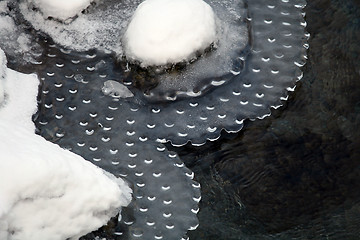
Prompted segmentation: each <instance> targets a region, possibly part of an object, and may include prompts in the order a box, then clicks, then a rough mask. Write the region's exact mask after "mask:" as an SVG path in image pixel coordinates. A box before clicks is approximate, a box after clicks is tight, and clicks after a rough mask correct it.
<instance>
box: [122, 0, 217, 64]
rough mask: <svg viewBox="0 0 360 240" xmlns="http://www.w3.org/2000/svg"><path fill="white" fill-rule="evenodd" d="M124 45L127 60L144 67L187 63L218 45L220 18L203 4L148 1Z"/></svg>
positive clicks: (186, 0)
mask: <svg viewBox="0 0 360 240" xmlns="http://www.w3.org/2000/svg"><path fill="white" fill-rule="evenodd" d="M123 41H124V47H125V49H124V50H125V54H126V56H127V58H128V59H131V60H138V61H140V62H141V63H142V65H143V66H148V65H165V64H168V63H177V62H182V61H187V60H190V59H191V58H193V57H195V55H196V53H197V52H202V51H204V50H205V49H206V48H208V47H209V46H210V45H211V44H212V43H214V42H215V41H216V17H215V14H214V11H213V9H212V8H211V7H210V5H208V4H207V3H205V2H204V1H203V0H146V1H144V2H143V3H141V4H140V5H139V6H138V8H137V9H136V11H135V13H134V15H133V17H132V20H131V22H130V24H129V26H128V28H127V30H126V32H125V36H124V40H123Z"/></svg>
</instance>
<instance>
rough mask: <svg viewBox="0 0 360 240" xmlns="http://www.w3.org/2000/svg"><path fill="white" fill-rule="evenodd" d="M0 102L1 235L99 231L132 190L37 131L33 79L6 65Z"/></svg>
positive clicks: (33, 239)
mask: <svg viewBox="0 0 360 240" xmlns="http://www.w3.org/2000/svg"><path fill="white" fill-rule="evenodd" d="M5 71H6V81H5V85H4V90H5V92H6V96H7V97H6V99H5V101H4V103H3V104H2V105H1V106H0V156H1V157H0V239H1V240H24V239H26V240H39V239H46V240H65V239H77V238H79V237H80V236H82V235H84V234H86V233H88V232H91V231H93V230H96V229H98V228H99V227H101V226H102V225H104V224H106V223H107V221H108V220H109V219H110V218H111V217H113V216H115V215H116V214H117V213H118V212H119V210H120V208H121V207H122V206H126V205H127V204H128V203H129V202H130V201H131V189H130V188H129V187H128V185H127V184H126V183H125V182H124V181H123V180H122V179H117V178H115V176H113V175H111V174H109V173H106V172H104V171H103V170H102V169H100V168H98V167H96V166H95V165H93V164H91V163H90V162H88V161H85V160H84V159H83V158H82V157H80V156H78V155H76V154H74V153H71V152H69V151H67V150H64V149H62V148H60V147H59V146H58V145H55V144H52V143H51V142H48V141H46V140H45V139H43V138H42V137H40V136H38V135H36V134H35V133H34V132H35V126H34V124H33V122H32V121H31V116H32V114H33V113H34V112H35V111H36V105H37V103H36V96H37V91H38V84H39V81H38V78H37V76H36V75H25V74H20V73H17V72H15V71H12V70H10V69H5Z"/></svg>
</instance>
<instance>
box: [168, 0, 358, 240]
mask: <svg viewBox="0 0 360 240" xmlns="http://www.w3.org/2000/svg"><path fill="white" fill-rule="evenodd" d="M305 12H306V14H307V16H306V20H307V23H308V26H307V31H308V32H309V33H310V34H311V38H310V40H309V43H310V49H309V52H308V58H309V59H308V62H307V65H306V66H305V67H304V68H303V71H304V78H303V80H302V81H300V82H299V83H298V84H297V88H296V91H295V92H294V93H293V94H291V96H290V98H289V100H288V101H287V102H286V103H284V104H285V105H284V106H283V107H282V108H280V109H277V110H274V111H273V114H272V116H271V117H268V118H266V119H265V120H257V121H254V122H251V121H247V122H246V123H245V127H244V129H243V130H242V131H241V132H240V133H239V134H237V135H229V136H225V137H223V138H222V140H220V141H217V142H215V143H209V144H206V145H205V146H204V147H201V148H194V147H184V148H181V149H177V152H178V153H179V154H180V157H181V159H182V160H184V161H185V162H186V163H187V166H189V167H190V168H191V169H192V170H193V171H194V172H195V176H196V180H197V181H199V182H200V183H201V185H202V196H203V198H202V201H201V204H200V209H201V210H200V212H199V219H200V226H199V228H198V229H197V230H196V231H192V232H189V234H188V235H189V237H190V239H360V66H359V65H360V2H359V1H355V0H347V1H340V0H310V1H308V6H307V7H306V9H305ZM175 150H176V149H175Z"/></svg>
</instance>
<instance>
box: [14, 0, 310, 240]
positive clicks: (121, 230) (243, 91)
mask: <svg viewBox="0 0 360 240" xmlns="http://www.w3.org/2000/svg"><path fill="white" fill-rule="evenodd" d="M305 3H306V2H305V0H251V1H248V2H247V4H246V6H247V14H248V17H247V21H248V26H249V28H248V29H249V43H248V45H249V46H248V50H249V51H248V53H247V54H246V55H244V56H243V58H242V59H241V64H243V66H242V68H241V71H239V72H233V73H232V74H231V75H229V76H226V79H218V78H217V79H214V80H213V81H211V84H212V87H211V89H210V90H209V91H207V92H206V93H204V94H203V95H201V96H198V97H189V98H184V99H178V100H176V101H160V102H156V101H149V100H148V98H147V97H146V96H144V94H143V92H142V91H141V90H139V89H138V88H136V87H135V86H134V85H133V83H132V82H131V81H130V82H126V81H125V82H123V83H124V85H123V87H121V89H123V90H124V87H127V88H128V89H127V90H129V91H130V92H131V94H129V91H126V90H125V92H126V93H127V94H128V95H127V96H130V97H116V94H115V95H114V94H113V96H111V95H105V94H104V93H103V91H102V88H103V87H104V84H105V83H106V82H107V81H108V80H117V81H118V82H121V83H122V80H123V79H129V78H131V73H129V72H128V71H127V70H126V69H125V70H124V69H122V68H117V67H116V66H117V65H116V56H115V54H111V53H108V52H107V53H105V52H102V51H97V50H90V51H87V52H75V51H71V50H67V49H65V48H62V47H61V46H59V45H56V44H54V43H53V42H52V40H51V39H48V38H47V37H46V36H45V35H42V36H41V35H39V34H40V33H39V32H36V31H33V32H32V34H37V36H39V37H37V38H38V43H39V44H40V45H41V46H43V54H42V55H41V56H39V57H38V59H37V60H38V62H37V64H36V65H33V69H34V70H35V71H36V72H37V73H38V74H39V77H40V79H41V80H42V85H41V89H40V92H39V111H38V113H37V115H36V116H35V118H34V119H35V123H36V125H37V127H38V130H39V134H40V135H42V136H43V137H45V138H46V139H48V140H50V141H52V142H55V143H58V144H59V145H60V146H62V147H64V148H67V149H70V150H71V151H73V152H75V153H77V154H79V155H81V156H83V157H84V158H86V159H89V160H91V161H92V162H93V163H94V164H96V165H98V166H100V167H102V168H103V169H105V170H107V171H109V172H111V173H113V174H114V175H116V176H121V177H124V178H125V179H127V180H128V181H129V182H130V183H131V184H132V188H133V191H134V200H133V202H132V203H131V204H130V205H129V207H128V208H127V209H125V210H123V214H122V215H123V217H122V219H121V220H120V221H119V223H118V226H117V227H116V229H115V232H114V234H116V235H118V237H117V239H180V238H181V237H183V236H185V234H186V232H187V230H189V229H195V228H196V226H197V224H198V221H197V217H196V213H197V212H198V210H199V208H198V202H199V201H200V186H199V184H198V183H196V182H195V181H193V180H192V179H193V173H192V172H191V171H190V170H189V169H187V168H186V167H185V166H184V164H183V163H182V162H181V160H180V159H179V157H178V156H177V155H176V154H175V153H172V152H169V151H168V150H167V149H166V147H165V146H164V145H163V144H162V143H165V142H167V141H170V142H171V143H172V144H173V145H175V146H181V145H184V144H186V143H188V142H191V144H193V145H202V144H205V143H206V141H207V140H211V141H214V140H216V139H218V138H219V137H220V133H221V131H222V130H226V131H228V132H238V131H240V130H241V128H242V127H243V121H244V120H245V119H257V118H258V119H262V118H264V117H266V116H268V115H270V113H271V112H270V109H271V107H273V108H277V107H279V106H281V105H282V102H281V100H286V99H287V96H288V91H293V90H294V88H295V83H296V81H298V80H300V79H301V76H302V73H301V70H300V67H301V66H302V65H303V64H304V63H305V60H306V55H305V54H306V49H307V44H306V40H307V38H308V36H307V34H306V33H305V30H304V28H305V25H306V23H305V21H304V14H303V12H302V9H303V8H304V6H305ZM10 65H11V64H10ZM11 66H12V67H16V65H15V64H14V62H13V63H12V65H11ZM26 70H27V71H29V69H26ZM129 76H130V77H129ZM132 95H133V96H132Z"/></svg>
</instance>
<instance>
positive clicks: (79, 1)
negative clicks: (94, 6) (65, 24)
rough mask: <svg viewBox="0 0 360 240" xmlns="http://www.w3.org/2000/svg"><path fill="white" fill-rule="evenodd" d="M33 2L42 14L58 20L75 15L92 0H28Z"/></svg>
mask: <svg viewBox="0 0 360 240" xmlns="http://www.w3.org/2000/svg"><path fill="white" fill-rule="evenodd" d="M28 1H29V2H31V3H33V4H34V5H35V6H36V7H37V8H38V9H39V10H40V11H41V12H42V13H43V15H44V17H46V18H47V17H53V18H56V19H59V20H63V21H65V20H67V19H69V18H72V17H75V16H76V15H77V14H79V13H80V12H81V11H82V10H84V9H86V8H87V7H88V6H89V5H90V3H91V2H92V0H28Z"/></svg>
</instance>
